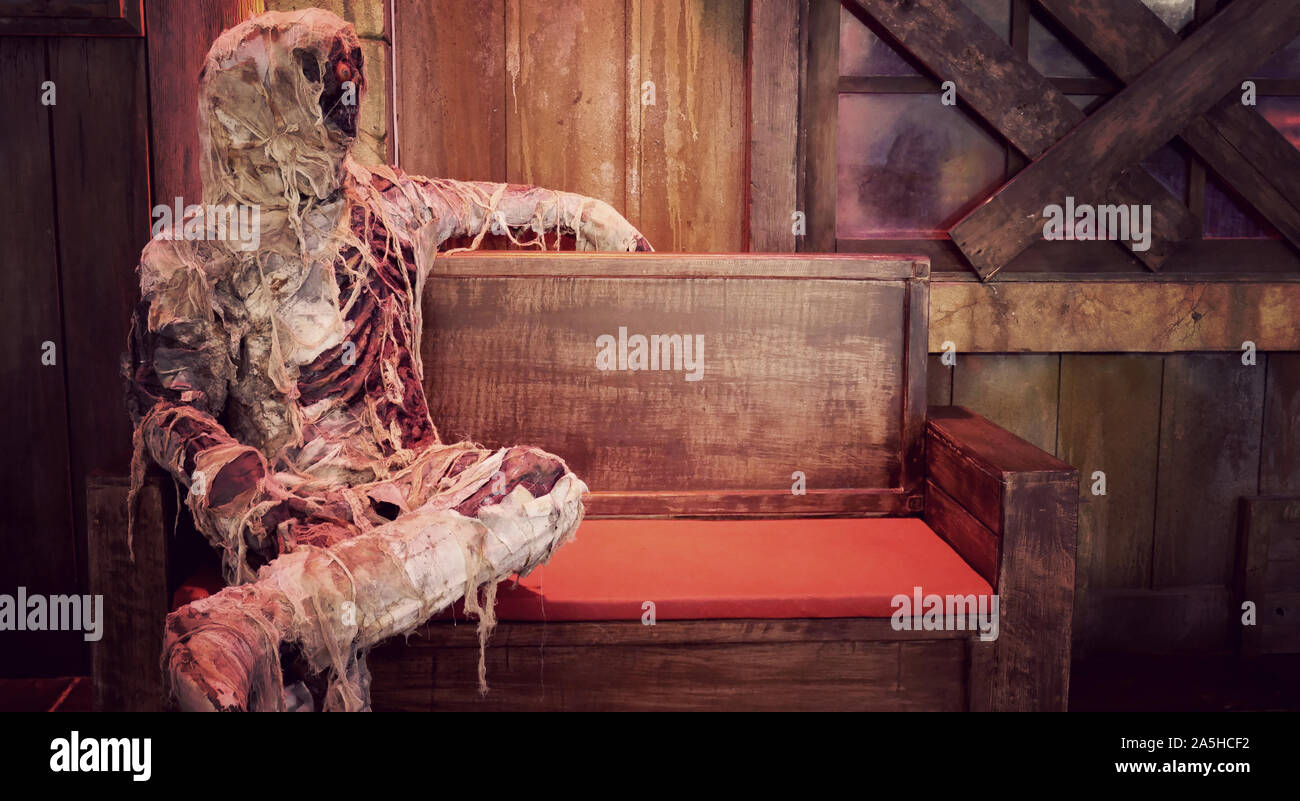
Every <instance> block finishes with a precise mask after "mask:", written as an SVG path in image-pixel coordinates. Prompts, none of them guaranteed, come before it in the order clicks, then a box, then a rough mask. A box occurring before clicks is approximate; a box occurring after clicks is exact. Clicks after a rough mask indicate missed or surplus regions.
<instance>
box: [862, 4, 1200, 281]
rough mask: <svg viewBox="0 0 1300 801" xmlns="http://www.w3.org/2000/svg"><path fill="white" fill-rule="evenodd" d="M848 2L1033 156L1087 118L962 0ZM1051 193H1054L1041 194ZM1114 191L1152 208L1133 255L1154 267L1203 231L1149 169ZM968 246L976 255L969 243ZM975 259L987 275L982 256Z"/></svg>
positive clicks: (1118, 199) (1134, 172)
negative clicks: (1146, 233)
mask: <svg viewBox="0 0 1300 801" xmlns="http://www.w3.org/2000/svg"><path fill="white" fill-rule="evenodd" d="M846 7H847V8H849V10H850V11H853V12H854V13H855V14H857V15H859V17H860V18H861V17H863V16H864V15H869V16H870V18H871V19H874V20H875V21H876V22H877V23H879V25H881V26H883V27H884V28H885V29H886V30H887V31H888V33H889V35H890V36H892V37H893V38H894V39H896V40H898V42H899V43H900V44H901V45H902V46H903V47H905V48H907V50H908V52H909V53H911V54H912V55H913V56H914V57H916V58H917V59H918V60H920V61H921V62H922V63H923V64H925V66H926V68H927V69H929V70H930V71H931V72H933V73H934V74H935V75H936V76H938V78H939V79H940V80H951V81H953V82H954V83H955V84H956V86H957V97H958V99H959V100H960V101H961V102H962V103H964V104H966V105H967V106H969V107H970V108H971V109H972V110H973V111H974V112H975V113H976V114H979V115H980V116H981V117H982V118H984V120H985V121H987V122H988V123H989V125H991V126H993V128H994V129H995V130H997V131H998V132H999V133H1000V134H1001V135H1002V136H1003V137H1005V138H1006V140H1007V141H1008V142H1009V143H1010V144H1011V145H1012V146H1013V147H1015V148H1016V149H1017V150H1019V151H1020V152H1021V153H1023V154H1024V155H1026V156H1028V157H1029V158H1031V159H1034V158H1038V157H1039V156H1041V155H1042V154H1043V153H1044V152H1046V151H1047V149H1048V148H1050V147H1052V145H1054V144H1055V143H1056V142H1057V140H1059V139H1061V138H1062V137H1063V136H1065V135H1066V134H1067V133H1068V132H1069V131H1070V130H1071V129H1073V128H1075V127H1076V126H1078V125H1079V124H1080V123H1081V122H1083V120H1084V113H1083V112H1082V111H1080V110H1079V109H1078V108H1077V107H1076V106H1075V105H1074V104H1073V103H1071V102H1070V101H1069V100H1068V99H1066V97H1065V95H1064V94H1062V93H1061V92H1060V91H1058V90H1057V89H1056V87H1055V86H1053V84H1052V82H1051V81H1049V80H1048V79H1047V78H1044V77H1043V76H1042V75H1040V74H1039V73H1038V71H1037V70H1035V69H1034V68H1033V67H1032V66H1030V64H1029V61H1028V59H1027V58H1025V57H1024V56H1021V55H1020V54H1018V53H1016V52H1015V50H1013V49H1012V48H1011V46H1010V45H1008V44H1007V43H1006V42H1004V41H1003V40H1002V38H1001V37H1000V36H998V35H997V33H995V32H994V31H993V30H992V29H991V28H989V27H988V26H987V25H986V24H984V22H983V20H981V19H980V18H979V17H978V16H977V15H976V14H975V12H973V11H971V10H970V9H969V8H967V7H966V5H964V4H963V3H961V2H959V0H908V2H903V0H854V2H851V3H848V4H847V5H846ZM1074 194H1075V195H1076V196H1082V195H1083V194H1084V193H1082V192H1075V193H1074ZM1100 194H1101V193H1100V192H1099V193H1097V195H1098V196H1100ZM1048 197H1054V196H1049V195H1043V196H1042V197H1041V198H1040V199H1043V198H1048ZM1064 197H1065V193H1062V194H1061V196H1060V200H1059V201H1057V202H1063V201H1064ZM1114 197H1115V200H1114V201H1113V202H1117V203H1127V204H1135V205H1150V206H1151V207H1152V213H1153V218H1154V219H1153V223H1152V228H1153V234H1152V240H1151V247H1150V249H1149V250H1146V251H1143V252H1140V253H1135V254H1134V255H1136V256H1137V257H1138V258H1139V259H1141V260H1142V261H1143V263H1144V264H1146V265H1147V266H1148V267H1150V268H1151V269H1153V270H1154V269H1159V268H1160V266H1161V265H1162V264H1163V263H1164V262H1165V261H1166V260H1167V259H1168V258H1169V256H1170V255H1171V254H1172V253H1173V251H1174V249H1175V248H1176V246H1177V243H1179V242H1181V241H1183V240H1186V239H1191V238H1193V237H1194V236H1195V234H1196V231H1197V230H1198V228H1197V224H1196V219H1195V217H1193V216H1192V214H1191V212H1190V211H1188V210H1187V207H1186V206H1184V205H1183V203H1182V201H1181V200H1180V199H1178V198H1175V197H1174V196H1173V195H1171V194H1170V193H1169V191H1168V190H1167V189H1165V188H1164V187H1163V186H1162V185H1161V184H1160V183H1159V182H1158V181H1156V179H1155V178H1153V177H1151V176H1150V175H1149V174H1147V173H1146V172H1145V171H1144V170H1141V169H1137V170H1131V171H1129V172H1128V173H1126V174H1125V175H1124V176H1122V177H1121V179H1120V181H1119V183H1118V185H1117V187H1116V190H1115V192H1114ZM1043 202H1044V203H1046V202H1051V201H1048V200H1044V201H1043ZM1039 205H1040V206H1041V205H1043V204H1042V203H1040V204H1039ZM968 219H969V218H968ZM953 238H954V240H956V236H954V237H953ZM959 244H961V243H960V242H959ZM962 250H963V252H965V253H966V254H967V256H968V257H970V256H971V252H970V251H969V250H967V248H966V247H962ZM971 261H972V263H973V264H975V267H976V269H977V270H979V271H980V273H981V275H983V274H984V270H983V269H981V262H980V261H978V260H976V259H974V258H972V259H971ZM999 266H1001V265H999Z"/></svg>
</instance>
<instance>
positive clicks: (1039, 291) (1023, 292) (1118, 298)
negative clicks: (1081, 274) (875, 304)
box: [930, 277, 1300, 371]
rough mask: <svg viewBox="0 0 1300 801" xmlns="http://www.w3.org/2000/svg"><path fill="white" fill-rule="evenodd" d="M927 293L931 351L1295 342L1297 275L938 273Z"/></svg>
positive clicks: (1140, 349) (1299, 299)
mask: <svg viewBox="0 0 1300 801" xmlns="http://www.w3.org/2000/svg"><path fill="white" fill-rule="evenodd" d="M930 295H931V300H930V351H931V352H932V353H934V352H938V351H939V350H940V349H941V346H942V343H943V342H944V341H945V340H952V341H953V342H956V343H957V347H958V350H960V351H962V352H963V353H966V352H974V353H990V352H991V353H1005V352H1018V351H1035V352H1040V353H1042V352H1048V353H1052V352H1070V351H1075V352H1120V353H1162V352H1177V351H1215V350H1226V351H1236V352H1238V353H1240V352H1241V346H1242V343H1243V342H1244V341H1246V340H1250V341H1252V342H1254V343H1255V346H1256V348H1257V349H1259V350H1260V351H1273V350H1300V316H1297V315H1296V314H1295V309H1296V308H1300V282H1294V281H1265V280H1260V281H1218V280H1213V281H1209V280H1200V279H1196V278H1190V277H1189V278H1186V279H1182V278H1180V279H1170V280H1165V279H1163V278H1161V279H1156V280H1151V281H1100V280H1078V281H1061V280H1017V281H1010V280H1002V281H999V282H998V283H997V286H996V287H994V286H989V285H985V284H980V283H977V282H975V281H943V280H936V281H935V282H934V283H933V285H932V287H931V293H930ZM1045 321H1050V322H1045ZM958 370H959V371H960V367H958Z"/></svg>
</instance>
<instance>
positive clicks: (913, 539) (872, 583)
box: [496, 518, 993, 622]
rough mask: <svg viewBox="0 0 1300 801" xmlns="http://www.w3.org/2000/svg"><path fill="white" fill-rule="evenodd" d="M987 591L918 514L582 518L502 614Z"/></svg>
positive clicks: (774, 605) (719, 612)
mask: <svg viewBox="0 0 1300 801" xmlns="http://www.w3.org/2000/svg"><path fill="white" fill-rule="evenodd" d="M914 587H920V588H921V590H922V592H924V593H925V594H927V595H928V594H931V593H934V594H938V595H962V596H965V595H976V596H979V595H990V594H992V592H993V590H992V588H991V587H990V586H989V583H988V582H987V581H985V580H984V579H983V578H982V577H981V576H980V575H979V574H978V573H976V572H975V570H974V569H973V568H971V567H970V565H968V564H966V562H964V561H963V560H962V558H961V556H959V555H958V554H957V553H956V552H955V551H954V550H953V549H952V548H951V546H949V545H948V544H947V543H946V542H944V541H943V540H942V539H941V538H940V537H939V535H938V534H936V533H935V532H934V531H933V530H932V529H931V528H930V527H929V526H927V525H926V524H925V523H924V522H923V521H921V520H920V519H919V518H836V519H828V518H801V519H785V520H681V519H677V520H587V521H585V522H584V523H583V524H582V526H581V527H580V528H579V529H578V535H577V538H576V539H574V540H573V541H572V542H570V543H568V544H566V545H565V546H563V547H562V548H560V549H559V550H558V551H557V552H556V553H555V556H554V557H553V558H552V559H551V561H550V562H549V563H548V564H546V565H543V566H542V567H540V568H538V569H537V570H535V571H533V573H532V575H530V576H528V577H527V578H525V579H523V580H521V581H520V582H519V584H518V586H517V587H514V588H513V589H512V588H511V587H510V585H503V586H502V588H501V590H500V591H499V592H498V594H497V607H496V611H497V618H498V620H501V621H533V622H536V621H605V620H611V621H612V620H641V619H642V616H643V614H644V611H643V604H645V602H647V601H650V602H653V603H654V611H655V618H656V620H721V619H744V618H750V619H758V618H765V619H784V618H836V617H875V618H887V617H889V616H890V615H892V614H893V613H894V611H895V608H896V607H894V606H893V605H891V600H892V599H893V598H894V596H896V595H900V594H901V595H906V596H908V597H909V598H910V597H911V596H912V592H913V588H914Z"/></svg>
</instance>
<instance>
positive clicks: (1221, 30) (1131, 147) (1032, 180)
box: [950, 0, 1300, 278]
mask: <svg viewBox="0 0 1300 801" xmlns="http://www.w3.org/2000/svg"><path fill="white" fill-rule="evenodd" d="M1297 33H1300V6H1297V5H1295V4H1294V3H1291V2H1289V0H1237V2H1234V3H1232V4H1231V5H1229V6H1228V7H1226V8H1225V9H1224V10H1223V11H1221V12H1219V14H1218V15H1216V16H1215V17H1214V18H1213V19H1211V20H1210V21H1209V22H1208V23H1207V24H1206V25H1204V26H1203V27H1201V28H1200V29H1198V30H1197V31H1196V32H1194V33H1193V34H1192V35H1191V36H1189V37H1188V38H1187V39H1186V40H1184V41H1183V43H1182V44H1180V45H1179V46H1178V47H1177V48H1175V49H1174V50H1172V51H1170V53H1169V54H1168V55H1167V56H1165V58H1163V59H1161V60H1160V61H1159V63H1157V64H1156V65H1155V66H1153V67H1151V68H1150V69H1148V70H1147V71H1146V72H1144V73H1143V74H1142V75H1141V77H1139V78H1138V79H1137V80H1135V81H1134V82H1133V83H1131V84H1129V85H1128V87H1126V88H1125V89H1124V90H1122V91H1121V92H1120V93H1119V94H1117V95H1115V97H1113V98H1112V99H1111V100H1110V101H1109V102H1107V103H1106V105H1105V106H1104V107H1103V108H1101V109H1100V110H1098V111H1097V112H1096V113H1094V114H1093V115H1092V116H1090V117H1088V118H1087V119H1086V120H1084V121H1083V122H1082V123H1080V124H1079V125H1078V126H1077V127H1075V128H1074V129H1073V130H1071V131H1070V133H1069V134H1067V135H1066V136H1065V137H1064V138H1062V139H1061V140H1060V142H1058V143H1057V144H1056V145H1055V146H1054V147H1053V148H1052V149H1051V150H1050V151H1049V152H1048V153H1046V154H1044V155H1043V156H1042V157H1040V158H1038V159H1037V160H1035V161H1034V162H1033V163H1032V164H1030V165H1029V166H1028V167H1026V168H1025V169H1024V170H1022V171H1021V172H1020V173H1018V174H1017V175H1016V176H1015V177H1014V178H1012V179H1011V180H1010V181H1009V182H1008V183H1007V184H1006V185H1005V186H1003V187H1002V189H1000V190H999V191H998V192H997V193H995V194H994V195H993V197H992V198H990V199H989V201H988V202H986V203H984V204H983V205H981V206H979V207H978V208H976V209H975V210H974V211H972V212H971V213H970V214H968V215H967V216H966V217H965V218H964V219H962V220H961V221H960V222H958V223H957V225H955V226H953V228H952V230H951V231H950V234H951V236H952V239H953V241H954V242H956V243H957V244H958V246H959V247H961V249H962V252H963V253H965V254H966V256H967V258H969V259H970V260H971V263H972V264H973V265H974V266H975V268H976V270H977V271H978V272H979V273H980V275H981V276H983V277H985V278H988V277H989V276H991V275H993V274H995V273H996V272H997V271H998V270H1000V269H1002V267H1004V266H1006V264H1007V263H1009V262H1010V261H1011V260H1012V259H1013V258H1015V256H1016V255H1018V254H1019V253H1020V252H1022V251H1023V250H1024V249H1025V248H1026V247H1028V246H1029V244H1030V243H1031V242H1032V241H1034V240H1036V239H1039V238H1041V235H1042V225H1043V223H1042V219H1043V207H1044V205H1045V204H1046V203H1052V202H1061V201H1062V199H1063V198H1065V197H1066V196H1067V195H1074V196H1075V197H1104V196H1105V195H1106V188H1107V186H1108V185H1110V184H1111V182H1112V181H1113V180H1114V179H1115V178H1116V177H1117V176H1118V175H1120V173H1121V172H1122V171H1124V170H1126V169H1129V168H1131V167H1132V166H1133V165H1134V164H1137V163H1138V162H1139V161H1141V160H1142V159H1143V158H1144V157H1146V156H1147V155H1148V154H1150V153H1151V152H1153V151H1155V150H1156V149H1157V148H1159V147H1160V146H1161V145H1163V144H1164V143H1165V142H1167V141H1169V139H1170V138H1172V137H1173V136H1175V135H1176V134H1177V133H1178V132H1179V131H1180V130H1182V129H1183V128H1185V127H1186V125H1187V123H1188V122H1189V121H1191V120H1192V119H1193V118H1195V117H1196V116H1198V115H1200V114H1203V113H1205V112H1206V111H1207V110H1209V108H1210V107H1211V106H1213V105H1214V104H1215V103H1216V102H1218V101H1219V99H1220V98H1222V97H1223V96H1224V95H1225V94H1227V93H1228V92H1229V91H1230V90H1231V89H1232V88H1233V87H1234V86H1235V85H1236V83H1237V82H1239V81H1240V80H1241V78H1242V77H1243V76H1245V75H1248V74H1249V73H1250V71H1251V70H1252V69H1254V68H1255V67H1257V66H1259V64H1261V63H1262V62H1263V61H1264V60H1265V59H1266V58H1267V56H1268V54H1269V53H1271V52H1272V51H1273V50H1275V49H1277V48H1278V47H1280V46H1281V45H1283V44H1285V43H1286V42H1289V41H1290V40H1291V39H1293V38H1294V37H1295V36H1296V34H1297ZM1247 40H1248V41H1250V42H1251V44H1252V46H1251V47H1240V46H1238V43H1239V42H1241V41H1247ZM1153 227H1154V228H1156V229H1159V228H1160V227H1161V226H1160V224H1158V223H1156V224H1154V225H1153Z"/></svg>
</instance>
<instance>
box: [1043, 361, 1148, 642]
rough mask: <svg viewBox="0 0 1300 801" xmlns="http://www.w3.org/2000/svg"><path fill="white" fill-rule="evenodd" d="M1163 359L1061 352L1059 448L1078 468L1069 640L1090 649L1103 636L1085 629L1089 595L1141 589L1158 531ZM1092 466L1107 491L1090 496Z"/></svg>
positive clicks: (1093, 471)
mask: <svg viewBox="0 0 1300 801" xmlns="http://www.w3.org/2000/svg"><path fill="white" fill-rule="evenodd" d="M1163 367H1164V361H1163V359H1162V358H1161V357H1160V356H1158V355H1119V354H1107V355H1092V354H1077V353H1067V354H1062V356H1061V392H1060V405H1059V412H1058V419H1059V426H1058V431H1057V439H1058V446H1057V453H1058V455H1059V456H1060V457H1061V459H1063V460H1065V461H1067V462H1069V463H1070V464H1072V465H1074V466H1076V467H1078V468H1079V473H1080V481H1079V533H1078V549H1077V560H1078V567H1077V569H1076V572H1075V618H1074V642H1075V648H1076V652H1078V653H1080V654H1083V653H1086V652H1087V651H1088V649H1089V648H1090V647H1091V646H1092V644H1093V643H1094V641H1096V639H1097V638H1100V639H1103V640H1104V639H1105V635H1104V634H1101V633H1099V632H1094V631H1092V630H1091V629H1089V628H1088V626H1089V624H1090V623H1092V622H1096V623H1098V624H1099V625H1103V626H1104V625H1107V623H1106V621H1104V620H1101V621H1096V620H1094V619H1093V618H1089V617H1088V616H1087V615H1086V614H1085V612H1086V610H1087V609H1088V604H1089V599H1088V595H1089V594H1090V593H1092V592H1093V591H1094V590H1095V591H1103V592H1104V591H1105V590H1108V589H1111V588H1118V587H1124V588H1145V587H1147V586H1148V585H1149V582H1150V579H1151V550H1152V547H1153V537H1154V534H1155V509H1156V480H1157V478H1156V461H1157V455H1158V437H1159V431H1160V387H1161V374H1162V371H1163ZM1097 471H1101V472H1102V473H1104V474H1105V480H1106V487H1105V492H1106V494H1105V495H1094V494H1093V493H1092V488H1093V486H1094V484H1095V483H1096V479H1095V478H1094V477H1093V476H1094V475H1095V473H1096V472H1097Z"/></svg>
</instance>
